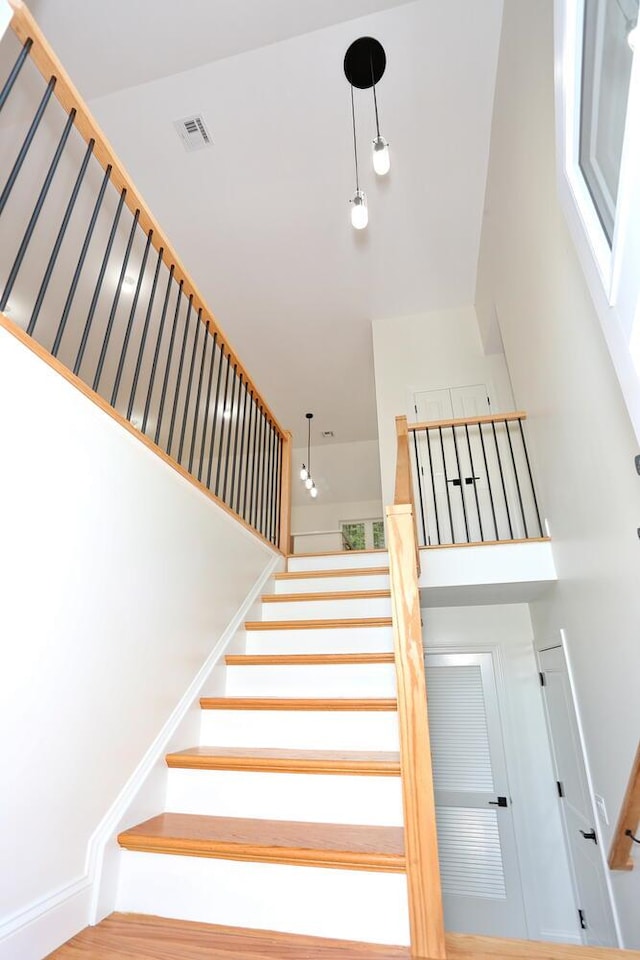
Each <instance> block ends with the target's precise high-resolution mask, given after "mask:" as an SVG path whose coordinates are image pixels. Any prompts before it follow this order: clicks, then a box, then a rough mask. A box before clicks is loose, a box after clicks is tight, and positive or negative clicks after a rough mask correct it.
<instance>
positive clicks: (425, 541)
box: [411, 430, 427, 547]
mask: <svg viewBox="0 0 640 960" xmlns="http://www.w3.org/2000/svg"><path fill="white" fill-rule="evenodd" d="M411 432H412V433H413V449H414V452H415V456H416V476H417V477H418V498H419V500H420V517H421V519H422V537H423V541H422V542H423V544H424V546H425V547H426V546H427V528H426V525H425V522H424V501H423V499H422V480H421V479H420V471H421V466H420V457H419V456H418V438H417V437H416V431H415V430H412V431H411Z"/></svg>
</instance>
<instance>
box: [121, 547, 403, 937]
mask: <svg viewBox="0 0 640 960" xmlns="http://www.w3.org/2000/svg"><path fill="white" fill-rule="evenodd" d="M387 562H388V559H387V555H386V553H384V552H379V551H377V552H376V551H374V552H371V553H366V552H358V553H346V554H345V553H343V554H336V555H333V556H327V555H323V556H298V557H291V558H290V559H289V562H288V570H287V572H286V573H281V574H276V576H275V577H274V581H273V590H274V592H273V593H272V594H269V595H267V596H264V597H263V598H262V604H261V612H262V618H261V619H260V620H258V621H253V622H249V623H246V624H245V628H244V637H245V652H244V653H243V654H241V655H238V654H232V655H229V656H227V658H226V688H225V691H226V695H225V696H223V697H220V696H217V697H203V698H202V700H201V702H200V707H201V728H200V743H199V744H198V745H196V746H192V747H191V748H189V749H187V750H183V751H180V752H177V753H172V754H170V755H169V756H168V757H167V764H168V767H169V773H168V789H167V796H166V809H165V811H164V812H163V813H161V814H159V815H158V816H156V817H153V818H152V819H151V820H148V821H146V822H145V823H141V824H138V825H137V826H134V827H132V828H131V829H129V830H126V831H125V832H124V833H122V834H121V835H120V836H119V838H118V841H119V843H120V845H121V847H123V848H124V850H123V853H122V863H121V874H120V886H119V894H118V903H117V909H118V910H119V911H123V912H132V913H139V914H151V915H155V916H163V917H171V918H175V919H178V920H191V921H200V922H204V923H209V924H224V925H230V926H235V927H244V928H249V929H267V930H276V931H282V932H287V933H295V934H306V935H313V936H319V937H331V938H338V939H343V940H355V941H366V942H369V943H378V944H398V945H405V944H408V943H409V922H408V909H407V889H406V877H405V856H404V845H403V830H402V796H401V784H400V762H399V754H398V752H397V751H398V729H397V719H396V700H395V667H394V662H393V659H394V658H393V652H392V651H393V638H392V630H391V618H390V617H391V601H390V594H389V574H388V569H387V568H386V566H385V564H386V563H387Z"/></svg>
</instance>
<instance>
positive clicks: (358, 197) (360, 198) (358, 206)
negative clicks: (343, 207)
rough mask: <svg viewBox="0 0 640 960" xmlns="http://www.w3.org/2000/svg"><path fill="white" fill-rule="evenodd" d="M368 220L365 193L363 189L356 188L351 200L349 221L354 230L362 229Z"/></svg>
mask: <svg viewBox="0 0 640 960" xmlns="http://www.w3.org/2000/svg"><path fill="white" fill-rule="evenodd" d="M368 222H369V211H368V210H367V195H366V193H365V192H364V191H363V190H356V192H355V193H354V195H353V200H352V201H351V223H352V224H353V226H354V227H355V229H356V230H364V228H365V227H366V225H367V224H368Z"/></svg>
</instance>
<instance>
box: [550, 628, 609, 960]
mask: <svg viewBox="0 0 640 960" xmlns="http://www.w3.org/2000/svg"><path fill="white" fill-rule="evenodd" d="M557 649H560V650H562V653H563V656H564V661H565V664H566V667H567V679H568V680H569V690H570V691H571V701H572V704H573V712H574V715H575V720H576V730H577V733H578V742H579V744H580V752H581V755H582V757H581V759H582V763H583V766H584V771H585V777H586V784H587V793H588V795H589V803H590V805H591V814H592V817H593V822H594V824H596V825H597V826H598V832H599V835H600V836H601V835H602V832H603V831H602V824H601V821H600V814H599V813H598V808H597V807H596V801H595V789H594V786H593V777H592V775H591V767H590V765H589V755H588V753H587V747H586V739H585V735H584V726H583V723H582V717H581V715H580V707H579V705H578V704H579V701H578V697H577V694H576V683H575V675H574V671H573V666H572V663H571V655H570V653H569V645H568V643H567V635H566V631H565V630H564V629H562V628H561V629H560V631H559V636H557V637H556V639H555V640H554V639H550V640H549V642H548V643H545V644H544V646H540V645H539V644H536V650H535V654H536V663H537V664H538V669H539V670H540V672H541V673H542V665H541V663H540V654H542V653H545V652H547V651H549V650H557ZM541 679H542V678H541ZM540 692H541V696H542V689H541V691H540ZM544 715H545V722H546V726H547V734H548V737H549V749H550V751H551V758H552V762H553V764H554V767H555V747H554V743H553V736H552V733H551V730H550V726H549V718H548V714H547V710H546V707H545V710H544ZM560 820H561V823H562V833H563V836H564V843H565V849H566V851H567V858H568V860H569V866H570V873H571V882H572V883H573V886H574V891H573V892H574V897H575V901H576V904H577V903H578V902H579V895H578V890H577V887H576V881H575V875H574V871H575V866H574V863H573V857H572V854H571V847H570V845H569V838H568V836H567V826H566V820H565V817H564V816H561V818H560ZM598 851H599V854H600V860H601V862H602V874H603V877H604V882H605V889H606V892H607V897H608V899H609V905H610V907H611V915H612V918H613V926H614V930H615V935H616V939H617V941H618V943H617V946H618V947H619V948H621V949H622V948H623V939H622V930H621V927H620V920H619V917H618V911H617V909H616V902H615V898H614V896H613V887H612V884H611V874H610V872H609V865H608V863H607V859H606V855H605V849H604V845H603V844H602V843H599V844H598ZM583 942H585V941H584V938H583Z"/></svg>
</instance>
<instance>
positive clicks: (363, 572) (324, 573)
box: [273, 567, 389, 580]
mask: <svg viewBox="0 0 640 960" xmlns="http://www.w3.org/2000/svg"><path fill="white" fill-rule="evenodd" d="M376 575H377V576H388V575H389V567H362V568H361V569H358V568H357V567H350V568H345V569H344V570H341V569H340V568H338V569H337V570H336V569H333V570H294V571H292V572H291V573H288V572H284V573H274V575H273V579H274V580H312V579H324V578H330V577H358V576H360V577H371V576H376Z"/></svg>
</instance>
